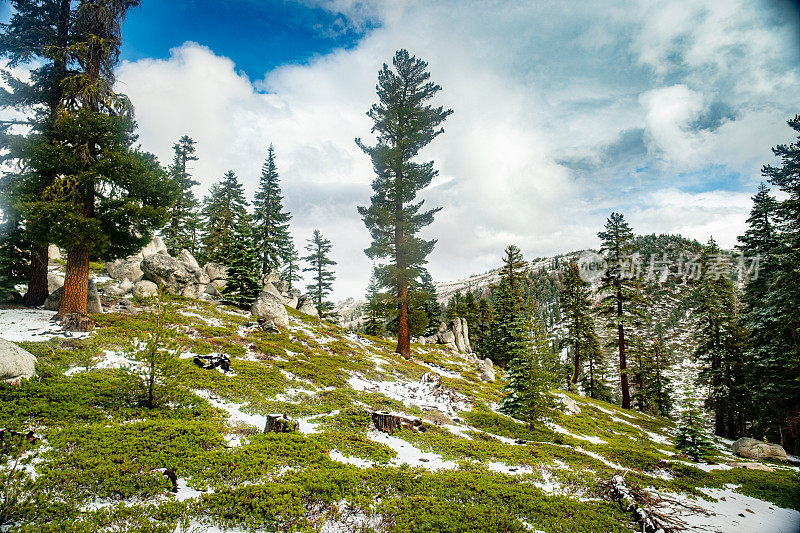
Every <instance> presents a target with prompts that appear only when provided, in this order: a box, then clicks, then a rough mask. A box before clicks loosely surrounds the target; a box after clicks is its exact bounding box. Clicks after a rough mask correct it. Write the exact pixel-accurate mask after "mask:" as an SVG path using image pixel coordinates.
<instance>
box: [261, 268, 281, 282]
mask: <svg viewBox="0 0 800 533" xmlns="http://www.w3.org/2000/svg"><path fill="white" fill-rule="evenodd" d="M279 280H280V276H279V275H278V271H277V270H270V271H269V272H267V273H266V274H264V275H263V276H262V277H261V283H262V284H263V285H266V284H267V283H272V284H273V285H274V284H275V283H277V282H278V281H279Z"/></svg>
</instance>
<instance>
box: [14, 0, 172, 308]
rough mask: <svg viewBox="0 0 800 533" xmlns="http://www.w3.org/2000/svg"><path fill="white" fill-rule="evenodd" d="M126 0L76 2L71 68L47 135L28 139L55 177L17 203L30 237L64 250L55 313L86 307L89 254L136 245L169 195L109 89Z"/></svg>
mask: <svg viewBox="0 0 800 533" xmlns="http://www.w3.org/2000/svg"><path fill="white" fill-rule="evenodd" d="M137 4H138V2H137V1H134V0H129V1H124V0H118V1H111V0H108V1H106V2H82V3H81V4H80V5H79V7H78V9H77V12H76V13H75V21H74V24H75V32H76V34H77V35H78V36H79V41H78V42H76V43H75V44H73V45H72V46H70V47H69V58H70V60H71V61H73V62H74V64H75V65H76V72H75V73H74V74H72V75H69V76H67V77H66V78H65V79H64V80H63V82H62V90H63V93H62V94H61V101H60V104H59V107H58V112H57V114H56V119H55V120H54V122H53V126H52V130H51V135H49V136H48V137H49V138H46V139H44V138H43V139H41V142H39V143H37V144H35V145H34V146H32V148H31V150H30V152H29V154H30V159H31V162H32V163H31V166H32V168H38V169H41V168H48V169H51V170H52V175H55V176H57V178H56V179H55V180H54V181H53V182H52V184H51V185H50V186H48V187H47V188H46V189H45V190H44V191H43V192H42V193H41V194H39V195H35V197H29V198H28V199H26V200H25V201H24V202H21V204H20V205H21V206H22V210H23V213H24V215H25V217H26V219H27V220H29V221H31V227H32V228H33V229H34V232H35V239H34V240H35V241H37V242H42V243H43V242H47V241H51V242H54V243H56V244H57V245H59V246H60V247H61V248H64V249H66V250H67V266H66V276H65V280H64V289H63V293H62V298H61V305H60V307H59V310H58V316H64V315H65V314H69V313H85V312H86V301H87V289H88V277H89V260H90V257H96V258H98V259H103V260H111V259H114V258H116V257H120V256H126V255H129V254H131V253H133V252H135V251H136V250H138V249H140V248H141V247H142V246H143V245H144V244H145V243H146V242H147V241H149V239H150V237H151V232H152V229H154V228H156V227H159V226H160V225H163V224H164V222H165V221H166V217H167V209H166V208H167V206H169V205H170V204H171V203H172V201H173V200H174V197H175V191H174V189H173V184H172V182H171V181H170V180H167V179H165V177H164V172H163V169H162V168H161V167H160V166H159V164H158V162H157V161H156V159H155V157H154V156H152V155H151V154H147V153H143V152H141V151H139V150H138V149H134V148H133V143H134V142H135V140H136V135H135V134H134V128H135V122H134V120H133V115H132V111H133V110H132V107H131V105H130V102H129V100H128V99H127V98H126V97H125V96H123V95H120V94H117V93H114V92H113V89H112V87H113V82H114V70H113V68H114V66H115V65H116V63H117V61H118V59H119V50H120V46H121V42H120V35H121V32H120V24H121V22H122V20H123V18H124V16H125V14H126V12H127V11H128V9H130V8H131V7H133V6H135V5H137Z"/></svg>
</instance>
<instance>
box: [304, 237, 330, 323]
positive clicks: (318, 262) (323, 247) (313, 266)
mask: <svg viewBox="0 0 800 533" xmlns="http://www.w3.org/2000/svg"><path fill="white" fill-rule="evenodd" d="M331 248H332V245H331V241H329V240H328V239H326V238H325V237H324V236H323V235H322V233H320V231H319V230H318V229H315V230H314V234H313V235H312V236H311V238H310V239H308V244H307V245H306V251H308V255H307V256H305V257H303V261H306V262H307V263H308V266H307V267H306V268H304V269H303V272H311V273H312V276H313V277H312V281H311V283H309V284H308V285H307V286H306V288H307V289H308V294H309V295H310V296H311V300H312V301H313V302H314V306H315V307H316V308H317V312H318V313H319V316H321V317H325V316H329V315H330V314H331V311H332V310H333V304H332V303H331V302H329V301H328V300H327V298H328V294H330V292H331V290H332V289H333V281H334V280H335V279H336V276H335V275H334V274H333V271H332V270H331V268H330V267H332V266H333V265H335V264H336V261H334V260H333V259H331V258H330V257H329V254H330V252H331Z"/></svg>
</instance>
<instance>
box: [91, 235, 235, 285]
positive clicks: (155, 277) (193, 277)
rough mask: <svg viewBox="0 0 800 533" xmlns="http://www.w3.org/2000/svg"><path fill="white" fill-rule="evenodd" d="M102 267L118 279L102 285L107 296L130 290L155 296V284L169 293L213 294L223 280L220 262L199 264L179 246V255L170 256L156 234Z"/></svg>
mask: <svg viewBox="0 0 800 533" xmlns="http://www.w3.org/2000/svg"><path fill="white" fill-rule="evenodd" d="M106 271H108V275H109V276H110V277H111V278H113V279H115V280H117V282H118V284H117V285H116V286H112V287H108V288H106V293H107V294H109V295H111V296H123V295H125V294H128V293H133V294H134V295H135V296H139V297H142V298H147V297H151V296H155V294H156V292H157V291H158V287H159V285H161V286H163V287H164V290H166V291H167V292H168V293H170V294H175V295H179V296H185V297H186V298H200V297H201V296H202V295H203V294H210V295H212V296H217V295H219V291H220V290H221V289H223V288H224V287H225V281H226V269H225V267H224V266H222V265H218V264H216V263H208V264H206V265H203V267H200V265H199V264H198V263H197V260H196V259H195V258H194V256H192V254H191V253H190V252H189V251H188V250H181V254H180V257H179V258H178V257H172V256H171V255H169V253H167V247H166V245H165V244H164V241H162V240H161V238H160V237H154V238H153V240H152V241H151V242H150V244H148V245H147V246H145V247H144V248H142V250H141V251H140V252H139V253H137V254H134V255H131V256H129V257H126V258H125V259H117V260H116V261H111V262H108V263H106Z"/></svg>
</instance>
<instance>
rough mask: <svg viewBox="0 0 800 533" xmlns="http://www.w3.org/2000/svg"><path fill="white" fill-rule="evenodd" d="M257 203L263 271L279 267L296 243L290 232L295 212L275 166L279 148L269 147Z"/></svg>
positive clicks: (258, 243)
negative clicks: (289, 209) (287, 203)
mask: <svg viewBox="0 0 800 533" xmlns="http://www.w3.org/2000/svg"><path fill="white" fill-rule="evenodd" d="M253 206H254V207H255V238H256V246H257V247H258V253H259V262H260V270H261V274H262V275H264V274H266V273H267V272H269V271H270V270H277V269H278V267H279V266H280V265H281V264H282V263H284V262H286V261H287V260H288V258H289V256H290V255H291V253H292V251H293V249H294V245H293V243H292V238H291V237H290V236H289V220H291V218H292V217H291V215H289V213H286V212H284V210H283V196H282V195H281V187H280V182H279V178H278V170H277V167H276V166H275V149H274V148H273V147H272V144H270V145H269V149H268V150H267V160H266V161H265V162H264V166H263V167H262V168H261V179H260V180H259V184H258V190H257V191H256V196H255V199H254V200H253Z"/></svg>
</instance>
